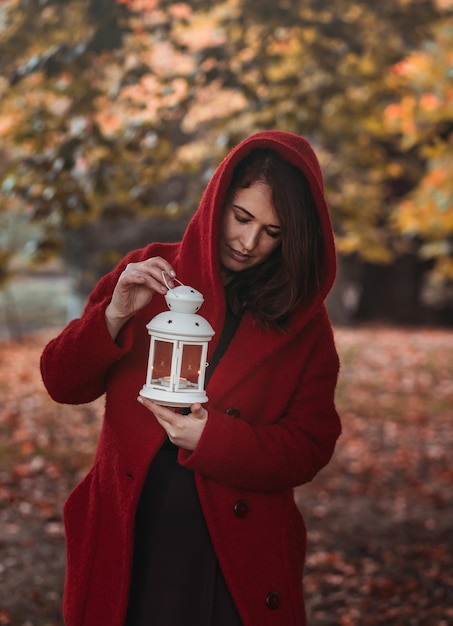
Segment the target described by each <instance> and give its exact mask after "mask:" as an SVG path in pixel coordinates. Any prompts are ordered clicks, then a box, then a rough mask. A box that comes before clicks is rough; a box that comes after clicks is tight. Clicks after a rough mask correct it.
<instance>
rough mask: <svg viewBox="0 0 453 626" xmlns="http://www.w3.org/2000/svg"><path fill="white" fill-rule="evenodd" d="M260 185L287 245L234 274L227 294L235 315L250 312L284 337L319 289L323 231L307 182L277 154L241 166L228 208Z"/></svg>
mask: <svg viewBox="0 0 453 626" xmlns="http://www.w3.org/2000/svg"><path fill="white" fill-rule="evenodd" d="M255 182H262V183H265V184H266V185H269V187H270V188H271V191H272V203H273V205H274V208H275V211H276V213H277V215H278V218H279V221H280V227H281V243H280V245H279V246H278V247H277V248H276V249H275V250H274V251H273V252H272V253H271V255H270V256H269V257H268V258H267V259H266V260H265V261H264V262H263V263H261V264H260V265H257V266H255V267H252V268H250V269H249V270H244V271H242V272H231V275H230V277H229V278H230V280H229V282H228V283H227V284H226V286H225V292H226V297H227V301H228V303H229V305H230V307H231V309H232V311H233V313H234V314H235V315H242V314H243V313H244V311H245V310H249V311H250V312H251V313H252V315H253V317H254V318H255V319H256V321H257V322H258V323H259V324H260V325H261V326H263V327H265V328H270V327H272V328H276V329H278V330H282V331H284V330H286V329H287V322H288V317H289V314H290V313H291V311H292V310H293V309H294V307H295V306H296V305H297V304H298V303H299V302H301V301H307V300H308V299H309V298H310V297H311V296H312V295H313V294H314V293H315V292H316V290H317V289H319V286H320V281H321V279H320V272H321V268H322V256H323V252H324V244H323V236H322V228H321V223H320V218H319V214H318V210H317V207H316V204H315V201H314V199H313V195H312V193H311V190H310V185H309V183H308V180H307V178H306V177H305V175H304V174H303V172H302V171H301V170H299V169H298V168H297V167H294V166H293V165H291V164H290V163H288V162H287V161H285V160H284V159H283V158H282V157H281V156H280V155H279V154H278V153H277V152H275V151H274V150H271V149H255V150H252V151H251V152H250V154H248V155H247V156H246V157H245V158H244V159H242V161H240V162H239V163H238V165H237V166H236V168H235V170H234V172H233V178H232V181H231V184H230V187H229V191H228V196H227V199H226V204H228V202H229V201H231V198H232V197H233V195H234V194H235V192H236V191H237V190H238V189H244V188H247V187H250V185H252V184H253V183H255Z"/></svg>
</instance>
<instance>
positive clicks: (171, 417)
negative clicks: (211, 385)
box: [137, 396, 208, 450]
mask: <svg viewBox="0 0 453 626" xmlns="http://www.w3.org/2000/svg"><path fill="white" fill-rule="evenodd" d="M137 400H138V401H139V402H140V403H141V404H143V405H144V406H145V407H146V408H147V409H149V410H150V411H151V412H152V413H153V414H154V417H155V418H156V419H157V421H158V422H159V424H160V425H161V426H162V427H163V428H164V429H165V431H166V433H167V435H168V438H169V439H170V441H171V442H172V443H174V444H175V445H177V446H179V447H180V448H185V449H186V450H195V448H196V447H197V445H198V442H199V441H200V438H201V435H202V433H203V430H204V427H205V425H206V422H207V420H208V412H207V410H206V409H204V408H203V407H202V406H201V404H199V403H195V404H193V405H192V406H191V413H189V415H181V413H179V412H175V410H174V409H171V408H168V407H164V406H162V405H160V404H157V403H156V402H153V401H152V400H150V399H149V398H144V397H143V396H139V397H138V398H137Z"/></svg>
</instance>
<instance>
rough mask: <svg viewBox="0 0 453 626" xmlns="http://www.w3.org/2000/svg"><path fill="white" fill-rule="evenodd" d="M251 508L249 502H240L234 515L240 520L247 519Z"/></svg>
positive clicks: (235, 508) (235, 507) (237, 503)
mask: <svg viewBox="0 0 453 626" xmlns="http://www.w3.org/2000/svg"><path fill="white" fill-rule="evenodd" d="M249 508H250V507H249V503H248V502H247V500H238V501H237V502H236V504H235V505H234V514H235V515H236V517H240V518H243V517H247V515H248V512H249Z"/></svg>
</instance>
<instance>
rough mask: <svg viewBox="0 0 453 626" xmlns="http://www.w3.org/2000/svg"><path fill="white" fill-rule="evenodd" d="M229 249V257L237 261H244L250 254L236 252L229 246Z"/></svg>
mask: <svg viewBox="0 0 453 626" xmlns="http://www.w3.org/2000/svg"><path fill="white" fill-rule="evenodd" d="M229 250H230V255H231V257H232V258H233V259H234V260H235V261H237V262H238V263H245V262H246V261H248V260H249V259H250V256H249V255H248V254H242V253H241V252H238V251H237V250H234V249H233V248H229Z"/></svg>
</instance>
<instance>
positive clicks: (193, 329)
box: [140, 273, 214, 407]
mask: <svg viewBox="0 0 453 626" xmlns="http://www.w3.org/2000/svg"><path fill="white" fill-rule="evenodd" d="M163 278H164V281H165V276H164V273H163ZM165 282H166V281H165ZM177 282H178V283H179V286H178V287H175V288H174V289H169V290H168V292H167V294H166V296H165V300H166V302H167V305H168V308H169V309H170V310H169V311H165V312H163V313H159V314H158V315H156V317H154V318H153V319H152V320H151V321H150V322H149V323H148V324H147V325H146V328H147V329H148V333H149V334H150V336H151V343H150V348H149V359H148V371H147V375H146V383H145V385H144V386H143V387H142V390H141V391H140V395H142V396H144V397H145V398H149V399H150V400H154V402H157V403H158V404H162V405H164V406H172V407H188V406H190V405H191V404H193V403H194V402H206V401H207V399H208V397H207V395H206V393H205V390H204V381H205V373H206V367H207V365H208V364H207V362H206V358H207V353H208V342H209V341H210V340H211V338H212V336H213V335H214V330H213V328H212V326H211V325H210V324H209V322H208V321H207V320H205V319H204V318H203V317H201V316H200V315H197V311H198V310H199V308H200V307H201V305H202V304H203V301H204V299H203V296H202V294H201V293H200V292H199V291H197V290H196V289H193V288H192V287H189V286H187V285H183V284H182V283H181V282H180V281H177ZM167 287H168V285H167Z"/></svg>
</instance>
